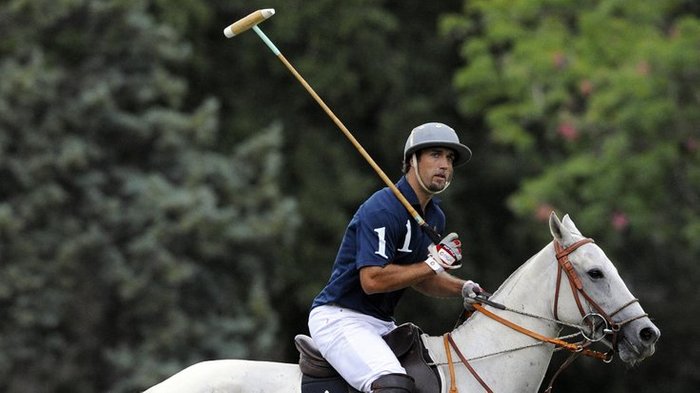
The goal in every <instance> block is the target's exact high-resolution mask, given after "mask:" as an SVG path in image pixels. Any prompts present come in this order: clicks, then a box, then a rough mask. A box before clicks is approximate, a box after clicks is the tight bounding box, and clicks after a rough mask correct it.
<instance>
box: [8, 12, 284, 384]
mask: <svg viewBox="0 0 700 393" xmlns="http://www.w3.org/2000/svg"><path fill="white" fill-rule="evenodd" d="M0 20H2V21H3V22H2V27H0V29H1V30H2V33H3V36H4V37H5V38H4V39H3V42H2V44H0V58H1V59H2V60H0V72H2V75H3V76H2V78H1V79H0V305H1V307H0V309H1V310H2V311H1V312H2V322H1V323H0V349H1V350H0V389H1V390H3V391H6V392H28V391H46V392H49V391H53V392H95V391H105V390H109V391H112V392H121V391H134V390H137V389H140V388H143V387H144V386H148V385H150V384H153V383H155V382H156V381H158V380H160V379H162V378H164V377H165V376H167V375H170V374H171V373H173V372H175V371H177V370H179V369H181V368H182V367H184V365H187V364H189V363H193V362H195V361H200V360H202V359H203V358H217V357H254V356H266V355H267V356H275V353H277V352H278V349H277V347H276V346H275V345H274V339H273V338H274V335H275V334H276V332H277V330H278V328H279V324H278V318H277V316H276V314H275V312H274V309H273V307H272V305H271V304H270V295H269V293H268V291H267V287H268V286H269V285H270V281H271V280H272V279H273V276H270V275H268V274H266V266H267V265H268V264H269V263H271V261H274V260H275V259H277V258H280V257H281V255H282V254H283V252H284V249H285V245H289V244H291V241H292V239H293V238H292V234H293V232H294V231H293V228H294V227H295V223H296V220H297V218H296V217H297V215H296V205H295V203H294V202H293V200H292V199H290V198H286V197H282V196H280V192H279V173H280V171H281V169H282V164H283V162H282V157H281V148H282V144H283V137H282V129H281V127H280V126H279V125H272V124H267V126H266V127H264V128H262V129H260V130H259V132H258V134H257V135H255V136H254V137H250V138H247V139H246V140H245V141H243V142H241V143H238V144H237V145H236V147H235V148H234V149H230V148H221V147H220V145H219V143H218V141H219V138H220V134H219V130H220V126H219V117H220V114H219V106H220V104H219V101H218V100H216V99H213V98H207V99H203V100H201V101H199V102H198V103H194V104H189V103H188V102H187V92H188V83H187V80H186V79H184V78H183V77H182V75H181V73H182V69H183V68H182V65H183V64H185V63H186V62H187V61H190V56H191V48H190V46H189V45H188V44H187V43H186V42H184V41H183V40H182V38H181V37H180V36H179V35H178V33H177V31H176V30H175V29H174V28H173V27H172V26H171V25H168V24H165V23H163V22H160V21H159V20H157V19H156V18H154V17H153V15H152V14H151V13H150V12H149V8H148V4H143V3H142V2H128V1H127V2H124V1H74V2H51V1H35V2H25V1H10V2H7V3H4V4H3V5H2V6H0ZM271 244H274V245H275V247H270V245H271Z"/></svg>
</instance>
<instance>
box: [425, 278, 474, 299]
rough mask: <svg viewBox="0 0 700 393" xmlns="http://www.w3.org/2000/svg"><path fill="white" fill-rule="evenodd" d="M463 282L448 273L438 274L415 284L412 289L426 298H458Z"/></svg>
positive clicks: (460, 294)
mask: <svg viewBox="0 0 700 393" xmlns="http://www.w3.org/2000/svg"><path fill="white" fill-rule="evenodd" d="M465 282H466V281H465V280H462V279H460V278H457V277H455V276H453V275H451V274H449V273H440V274H433V276H432V277H428V278H427V279H425V280H423V281H421V282H417V283H415V284H414V285H413V288H414V289H416V290H417V291H419V292H420V293H423V294H425V295H428V296H433V297H458V296H462V286H464V283H465Z"/></svg>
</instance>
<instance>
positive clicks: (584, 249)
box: [549, 213, 661, 364]
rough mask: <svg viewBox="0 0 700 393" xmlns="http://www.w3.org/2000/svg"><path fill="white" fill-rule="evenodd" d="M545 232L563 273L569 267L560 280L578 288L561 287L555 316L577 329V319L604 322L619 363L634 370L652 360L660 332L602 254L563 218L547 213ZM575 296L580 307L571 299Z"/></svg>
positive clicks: (567, 217) (574, 299)
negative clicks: (547, 223)
mask: <svg viewBox="0 0 700 393" xmlns="http://www.w3.org/2000/svg"><path fill="white" fill-rule="evenodd" d="M549 228H550V231H551V232H552V236H553V237H554V244H555V249H556V254H557V259H558V262H559V264H560V265H563V269H562V271H563V272H564V273H566V266H565V265H566V264H567V263H566V262H567V261H568V262H570V266H571V267H573V272H571V271H570V272H569V273H568V274H564V273H562V280H563V281H564V282H566V281H568V282H569V285H570V286H572V287H574V288H576V287H580V288H578V289H577V290H574V291H570V290H568V288H566V284H564V283H562V288H561V290H560V291H558V294H557V296H558V298H559V299H558V300H557V303H556V304H557V305H556V306H555V310H554V313H555V315H556V316H557V317H558V318H559V319H560V320H562V321H565V322H569V323H576V324H581V323H582V319H583V320H584V322H585V323H598V324H604V323H603V320H604V319H607V320H608V321H607V323H608V324H609V325H610V326H608V329H609V331H608V333H609V334H608V340H609V341H612V342H611V344H612V346H613V347H614V348H615V349H617V351H618V353H619V356H620V359H621V360H622V361H623V362H625V363H630V364H635V363H637V362H639V361H641V360H643V359H645V358H647V357H649V356H651V355H652V354H653V353H654V345H655V344H656V341H657V340H658V339H659V336H660V335H661V332H660V331H659V329H658V328H657V327H656V326H655V325H654V324H653V323H652V322H651V320H649V318H648V317H647V316H646V315H647V314H646V313H644V310H643V309H642V307H641V305H640V304H639V302H638V301H637V300H636V299H635V297H634V296H633V295H632V293H631V292H630V291H629V289H627V286H626V285H625V283H624V281H622V278H620V275H619V274H618V272H617V269H616V268H615V266H614V265H613V263H612V262H611V261H610V259H608V257H607V256H606V255H605V253H604V252H603V250H601V249H600V247H598V246H597V245H595V243H593V242H592V241H590V242H586V240H585V239H586V238H585V237H584V236H583V235H581V232H580V231H579V230H578V229H577V228H576V225H575V224H574V222H573V221H572V220H571V218H569V216H568V215H566V216H564V218H563V219H562V220H561V221H560V220H559V218H558V217H557V216H556V214H554V213H552V214H551V215H550V219H549ZM567 276H568V278H569V280H567ZM565 289H566V290H565ZM574 292H575V293H576V295H575V296H576V297H578V299H579V300H578V303H580V304H577V301H576V298H575V297H574V296H572V293H574ZM586 315H588V316H587V317H585V318H584V316H586ZM617 329H619V331H617ZM610 331H612V333H610Z"/></svg>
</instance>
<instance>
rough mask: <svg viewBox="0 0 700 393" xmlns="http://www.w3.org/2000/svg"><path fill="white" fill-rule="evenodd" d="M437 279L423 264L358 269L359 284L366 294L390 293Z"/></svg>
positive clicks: (391, 264) (431, 270)
mask: <svg viewBox="0 0 700 393" xmlns="http://www.w3.org/2000/svg"><path fill="white" fill-rule="evenodd" d="M435 277H438V275H436V274H435V272H434V271H433V269H431V268H430V267H429V266H428V265H427V264H425V263H414V264H410V265H395V264H393V263H390V264H388V265H385V266H366V267H363V268H362V269H360V283H361V284H362V290H363V291H365V293H366V294H368V295H372V294H375V293H383V292H391V291H396V290H399V289H403V288H407V287H410V286H415V285H417V284H419V283H421V282H423V281H425V280H430V279H432V278H435Z"/></svg>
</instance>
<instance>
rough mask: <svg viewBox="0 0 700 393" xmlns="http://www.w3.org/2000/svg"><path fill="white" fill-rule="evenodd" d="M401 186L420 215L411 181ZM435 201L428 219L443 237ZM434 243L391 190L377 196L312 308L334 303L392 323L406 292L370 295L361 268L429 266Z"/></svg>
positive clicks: (354, 225) (354, 226) (362, 211)
mask: <svg viewBox="0 0 700 393" xmlns="http://www.w3.org/2000/svg"><path fill="white" fill-rule="evenodd" d="M396 186H397V187H398V189H399V190H400V191H401V193H402V194H403V195H404V196H405V197H406V199H407V200H408V201H409V202H410V203H411V205H413V207H414V208H415V209H416V211H420V205H419V202H418V197H417V196H416V194H415V192H414V191H413V189H412V188H411V186H410V185H409V184H408V181H407V180H406V178H405V177H403V178H401V180H399V182H398V183H397V184H396ZM435 199H436V198H432V199H431V201H430V202H428V205H427V206H426V209H425V212H423V214H422V217H423V219H424V220H425V221H426V222H427V223H428V225H430V226H431V227H433V228H435V229H436V230H437V232H438V233H442V232H443V231H444V229H445V214H444V213H443V212H442V210H441V209H440V207H439V205H438V203H439V201H437V200H435ZM430 244H431V241H430V238H429V237H428V236H427V235H426V234H425V233H424V232H423V230H422V229H420V227H419V226H418V224H416V222H415V221H414V219H413V217H411V216H410V215H409V214H408V211H407V210H406V208H405V207H404V206H403V205H402V204H401V202H399V200H398V199H397V198H396V196H395V195H394V194H393V193H392V192H391V190H390V189H389V188H388V187H386V188H384V189H381V190H379V191H377V192H376V193H374V194H373V195H372V196H371V197H370V198H369V199H367V200H366V201H365V203H363V204H362V205H361V206H360V207H359V208H358V209H357V212H355V215H354V216H353V218H352V220H351V221H350V224H348V227H347V229H346V230H345V235H344V236H343V241H342V243H341V244H340V249H339V250H338V255H337V256H336V259H335V263H334V264H333V271H332V273H331V277H330V279H329V281H328V283H327V284H326V286H325V288H323V290H322V291H321V293H319V294H318V296H316V298H315V299H314V302H313V305H312V306H311V307H312V308H313V307H316V306H320V305H323V304H329V303H332V304H337V305H339V306H342V307H346V308H349V309H352V310H356V311H359V312H361V313H364V314H368V315H372V316H374V317H377V318H380V319H382V320H387V321H388V320H392V319H393V315H394V308H395V307H396V304H397V303H398V301H399V299H400V298H401V295H403V292H404V289H400V290H397V291H393V292H387V293H377V294H373V295H368V294H366V293H365V292H364V291H363V290H362V286H361V285H360V274H359V272H360V269H361V268H363V267H365V266H385V265H387V264H389V263H396V264H400V265H408V264H412V263H420V262H423V261H424V260H425V259H426V258H427V257H428V246H429V245H430Z"/></svg>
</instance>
